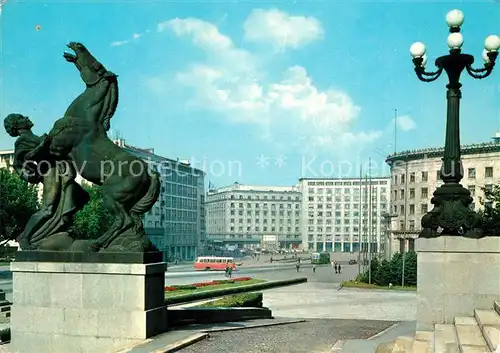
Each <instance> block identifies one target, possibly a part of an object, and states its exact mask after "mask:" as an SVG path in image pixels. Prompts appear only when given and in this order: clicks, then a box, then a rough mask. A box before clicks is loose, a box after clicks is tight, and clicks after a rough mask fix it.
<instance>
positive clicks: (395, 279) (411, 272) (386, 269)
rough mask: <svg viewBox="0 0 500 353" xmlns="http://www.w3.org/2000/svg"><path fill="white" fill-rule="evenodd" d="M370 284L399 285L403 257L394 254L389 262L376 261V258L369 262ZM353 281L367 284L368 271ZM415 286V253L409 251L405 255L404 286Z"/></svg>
mask: <svg viewBox="0 0 500 353" xmlns="http://www.w3.org/2000/svg"><path fill="white" fill-rule="evenodd" d="M371 271H372V284H376V285H379V286H388V285H389V283H392V284H393V285H401V280H402V276H403V255H402V254H401V253H396V254H394V255H393V256H392V259H391V261H387V260H385V259H384V260H382V262H380V261H378V260H377V259H376V258H374V259H372V262H371ZM355 281H357V282H363V283H368V282H369V273H368V270H366V271H364V272H363V273H361V274H359V275H358V276H356V278H355ZM416 285H417V253H416V252H414V251H410V252H407V253H405V286H416Z"/></svg>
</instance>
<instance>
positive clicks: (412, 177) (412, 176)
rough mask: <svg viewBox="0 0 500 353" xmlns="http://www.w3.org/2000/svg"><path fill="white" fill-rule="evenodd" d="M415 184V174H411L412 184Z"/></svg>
mask: <svg viewBox="0 0 500 353" xmlns="http://www.w3.org/2000/svg"><path fill="white" fill-rule="evenodd" d="M414 182H415V172H411V173H410V183H414Z"/></svg>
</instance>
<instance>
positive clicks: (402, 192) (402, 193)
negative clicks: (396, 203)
mask: <svg viewBox="0 0 500 353" xmlns="http://www.w3.org/2000/svg"><path fill="white" fill-rule="evenodd" d="M400 195H401V197H400V199H401V200H403V199H404V198H405V191H404V189H402V190H401V191H400Z"/></svg>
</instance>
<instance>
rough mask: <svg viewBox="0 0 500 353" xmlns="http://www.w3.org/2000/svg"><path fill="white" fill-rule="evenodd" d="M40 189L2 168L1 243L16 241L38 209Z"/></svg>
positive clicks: (0, 182) (0, 181)
mask: <svg viewBox="0 0 500 353" xmlns="http://www.w3.org/2000/svg"><path fill="white" fill-rule="evenodd" d="M38 206H39V203H38V188H37V186H36V185H33V184H29V183H28V182H26V181H24V180H22V179H21V178H20V177H19V175H18V174H16V173H11V172H10V170H8V169H6V168H0V241H1V242H2V243H5V242H7V241H8V240H11V239H16V238H17V237H18V236H19V235H20V234H21V232H22V231H23V229H24V227H25V226H26V223H28V220H29V219H30V217H31V215H32V214H33V213H35V212H36V210H37V209H38Z"/></svg>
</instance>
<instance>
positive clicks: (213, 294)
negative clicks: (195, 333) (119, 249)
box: [165, 277, 307, 307]
mask: <svg viewBox="0 0 500 353" xmlns="http://www.w3.org/2000/svg"><path fill="white" fill-rule="evenodd" d="M306 282H307V277H299V278H292V279H285V280H276V281H268V282H262V283H255V284H248V285H242V286H237V287H232V288H231V287H229V288H223V289H212V290H207V291H201V292H199V293H192V294H181V295H178V296H172V297H167V298H165V305H166V306H167V307H168V306H171V305H179V304H184V303H190V302H195V301H201V300H205V299H212V298H219V297H224V296H227V295H232V294H238V293H247V292H256V291H262V290H267V289H272V288H278V287H285V286H290V285H295V284H300V283H306Z"/></svg>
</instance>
